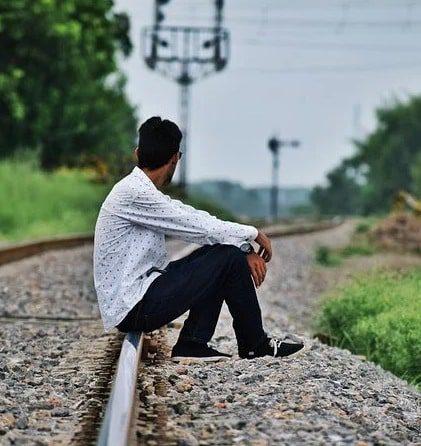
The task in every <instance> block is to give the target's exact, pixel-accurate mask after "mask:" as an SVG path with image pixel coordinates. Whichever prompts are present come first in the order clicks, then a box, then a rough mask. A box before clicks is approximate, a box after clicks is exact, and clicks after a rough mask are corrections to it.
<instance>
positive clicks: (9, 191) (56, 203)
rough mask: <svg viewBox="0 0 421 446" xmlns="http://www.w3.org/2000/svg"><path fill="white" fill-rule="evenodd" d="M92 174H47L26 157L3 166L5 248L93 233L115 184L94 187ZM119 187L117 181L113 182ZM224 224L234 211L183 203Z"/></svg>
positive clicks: (0, 231) (0, 195) (0, 202)
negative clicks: (23, 242) (7, 244)
mask: <svg viewBox="0 0 421 446" xmlns="http://www.w3.org/2000/svg"><path fill="white" fill-rule="evenodd" d="M90 176H92V172H91V173H90V172H89V171H88V170H80V169H79V170H77V169H65V168H61V169H58V170H56V171H55V172H52V173H46V172H43V171H42V170H40V168H39V167H38V162H37V159H36V158H35V157H34V156H32V155H31V154H29V155H27V153H26V152H25V153H24V154H23V155H20V156H18V157H16V158H14V159H9V160H3V161H1V162H0V242H5V241H19V240H33V239H38V238H42V237H49V236H53V235H65V234H70V233H81V232H93V231H94V228H95V222H96V218H97V216H98V212H99V208H100V206H101V204H102V202H103V200H104V199H105V197H106V195H107V193H108V192H109V190H110V189H111V188H112V186H113V184H111V183H110V184H95V183H93V182H92V181H90ZM114 181H118V179H116V180H114ZM183 201H184V202H185V203H187V204H190V205H192V206H194V207H196V208H198V209H203V210H206V211H208V212H209V213H211V214H212V215H216V216H217V217H219V218H222V219H224V220H231V221H237V219H236V217H235V216H234V215H233V214H231V213H230V212H229V211H227V210H225V209H223V208H221V207H220V206H218V205H217V204H215V203H211V202H209V201H208V200H202V199H200V198H196V197H188V198H186V199H185V200H183Z"/></svg>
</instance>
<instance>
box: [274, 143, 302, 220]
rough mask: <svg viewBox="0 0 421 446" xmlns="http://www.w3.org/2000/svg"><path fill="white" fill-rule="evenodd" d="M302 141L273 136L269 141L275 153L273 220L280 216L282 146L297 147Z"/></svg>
mask: <svg viewBox="0 0 421 446" xmlns="http://www.w3.org/2000/svg"><path fill="white" fill-rule="evenodd" d="M299 145H300V142H299V141H297V140H292V141H286V140H281V139H278V138H277V137H275V136H273V137H272V138H270V139H269V141H268V147H269V150H270V151H271V152H272V155H273V163H272V188H271V194H270V209H271V217H272V220H273V221H275V220H276V219H277V218H278V188H279V185H278V181H279V151H280V148H281V147H287V146H289V147H293V148H297V147H298V146H299Z"/></svg>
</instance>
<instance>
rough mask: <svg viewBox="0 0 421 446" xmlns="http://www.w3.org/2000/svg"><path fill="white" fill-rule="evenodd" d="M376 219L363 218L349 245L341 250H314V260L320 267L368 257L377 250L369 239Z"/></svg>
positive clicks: (320, 248) (322, 248) (325, 248)
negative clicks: (354, 258) (349, 258)
mask: <svg viewBox="0 0 421 446" xmlns="http://www.w3.org/2000/svg"><path fill="white" fill-rule="evenodd" d="M376 221H377V217H371V218H368V217H367V218H365V219H364V220H362V221H360V222H359V223H358V224H357V225H356V226H355V230H354V233H353V235H352V238H351V241H350V242H349V244H348V245H347V246H345V247H343V248H337V249H332V248H329V247H328V246H325V245H320V246H318V247H317V248H316V252H315V255H314V260H315V261H316V263H318V264H319V265H322V266H338V265H340V264H341V262H342V261H343V260H344V259H346V258H348V257H355V256H370V255H373V254H375V253H376V252H378V251H379V248H378V247H376V246H375V245H374V243H373V242H372V241H371V240H370V238H369V236H368V235H369V232H370V230H371V228H372V226H373V224H374V223H375V222H376Z"/></svg>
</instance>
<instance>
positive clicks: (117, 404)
mask: <svg viewBox="0 0 421 446" xmlns="http://www.w3.org/2000/svg"><path fill="white" fill-rule="evenodd" d="M340 223H341V222H340V221H329V222H322V223H320V224H316V225H309V224H307V225H301V226H299V227H296V228H295V229H294V228H282V229H279V228H277V227H267V228H265V229H264V230H265V232H266V233H267V234H268V235H269V236H272V237H279V236H289V235H295V234H301V233H308V232H314V231H321V230H325V229H330V228H332V227H334V226H337V225H338V224H340ZM91 241H92V236H91V235H83V236H80V235H78V236H76V237H74V238H72V237H66V238H63V239H61V240H60V239H59V238H54V239H52V240H43V241H38V242H34V243H23V244H19V245H14V246H9V247H6V248H3V249H1V250H0V264H6V263H10V262H13V261H17V260H21V259H23V258H25V257H28V256H33V255H37V254H39V253H41V252H45V251H48V250H52V249H53V250H55V249H63V248H67V247H75V246H78V245H81V244H86V243H90V242H91ZM195 248H196V246H193V245H191V246H189V247H187V248H185V249H184V250H182V251H178V252H177V253H176V256H175V257H182V256H184V255H187V254H188V252H189V251H192V250H193V249H195ZM0 322H4V323H13V322H19V323H20V322H24V323H30V324H34V325H36V324H44V323H46V324H72V323H78V324H80V323H83V324H85V323H86V324H92V325H93V326H95V328H94V329H95V330H96V332H99V330H100V326H99V322H98V320H97V318H96V317H93V316H89V315H88V316H84V315H81V316H69V317H59V316H48V315H47V316H42V315H37V314H22V315H16V314H4V315H3V316H1V317H0ZM157 344H159V349H157ZM85 347H86V348H87V349H89V352H87V353H86V356H85V358H84V361H82V363H80V362H79V366H82V367H86V368H89V370H90V372H91V374H92V375H93V376H96V380H95V383H94V386H93V387H92V389H90V391H89V393H88V394H87V395H86V397H87V399H88V400H89V403H88V404H86V405H85V407H84V409H83V411H81V414H80V415H81V416H80V417H79V429H78V430H77V431H76V432H74V433H73V434H72V436H69V435H64V436H63V437H62V438H60V437H56V438H55V443H54V444H69V443H70V444H75V445H87V444H95V443H96V444H98V445H112V446H118V445H126V444H140V443H144V442H145V439H146V440H147V441H152V443H151V444H153V442H154V441H155V442H157V443H156V444H160V445H161V444H162V445H164V444H172V443H171V440H169V437H168V436H167V430H168V426H167V422H166V420H165V413H166V411H165V410H164V409H165V408H162V407H153V408H148V407H147V399H148V398H147V397H148V394H150V393H151V392H152V393H156V394H158V395H159V394H160V395H161V396H162V395H163V394H165V392H166V385H165V380H163V379H161V378H160V376H159V375H156V376H154V378H153V383H152V387H151V385H150V382H149V384H147V385H144V383H143V379H142V376H140V377H139V364H141V366H140V367H141V369H140V371H141V372H142V371H144V370H145V369H144V367H143V365H142V364H143V363H142V361H146V363H147V362H148V360H150V359H152V360H153V361H154V362H159V361H165V360H167V359H166V358H168V356H169V355H168V353H169V346H168V345H167V343H166V328H165V327H163V328H162V329H161V330H160V331H159V332H157V333H154V334H152V336H145V335H144V334H141V333H129V334H128V335H127V336H126V337H124V339H123V337H122V335H121V334H112V335H107V336H103V337H102V338H101V339H100V341H99V343H98V344H97V345H95V348H91V346H88V345H86V346H85ZM82 348H83V345H82ZM80 354H82V356H83V352H81V351H77V352H76V353H75V360H77V358H79V357H80V356H78V355H80ZM69 358H70V359H68V362H69V361H70V363H69V364H68V369H66V364H64V365H63V366H61V368H58V369H57V370H55V371H54V373H57V374H58V376H60V373H61V374H65V373H68V371H69V370H72V365H71V355H70V357H69ZM113 378H114V379H113ZM151 422H153V423H152V424H153V429H151V428H150V426H151Z"/></svg>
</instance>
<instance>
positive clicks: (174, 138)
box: [137, 116, 183, 169]
mask: <svg viewBox="0 0 421 446" xmlns="http://www.w3.org/2000/svg"><path fill="white" fill-rule="evenodd" d="M182 136H183V135H182V133H181V131H180V129H179V128H178V126H177V124H175V123H174V122H172V121H169V120H168V119H164V120H162V119H161V117H160V116H153V117H152V118H149V119H148V120H147V121H145V122H144V123H143V124H142V125H141V126H140V128H139V142H138V148H139V149H138V163H137V165H138V166H139V167H140V168H142V167H147V168H149V169H157V168H158V167H161V166H163V165H164V164H166V163H167V162H168V161H169V159H170V158H171V157H172V156H173V155H174V153H177V152H178V151H179V150H180V142H181V138H182Z"/></svg>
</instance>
